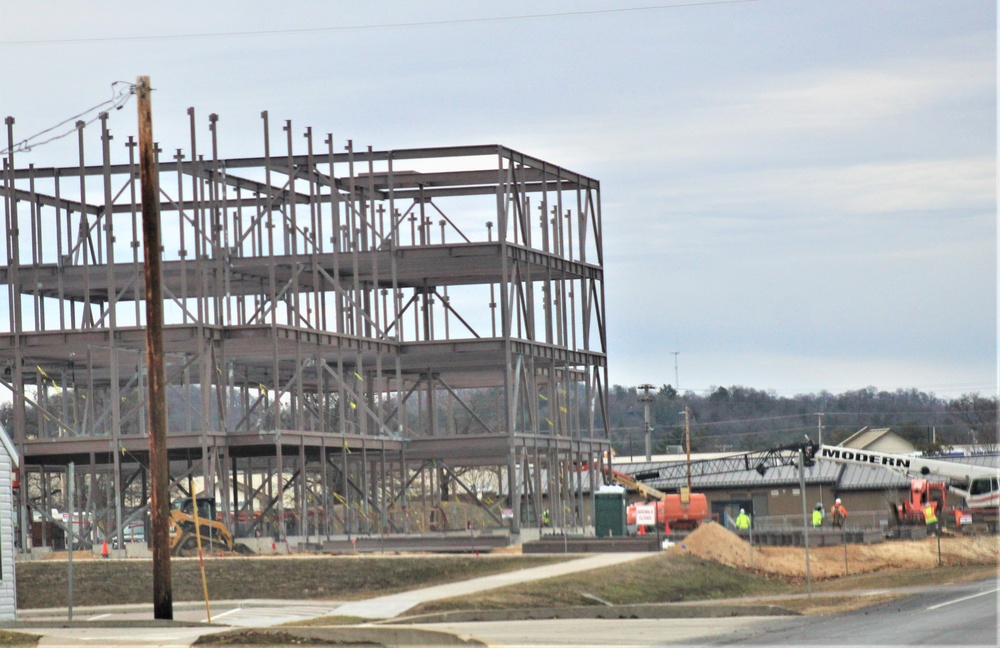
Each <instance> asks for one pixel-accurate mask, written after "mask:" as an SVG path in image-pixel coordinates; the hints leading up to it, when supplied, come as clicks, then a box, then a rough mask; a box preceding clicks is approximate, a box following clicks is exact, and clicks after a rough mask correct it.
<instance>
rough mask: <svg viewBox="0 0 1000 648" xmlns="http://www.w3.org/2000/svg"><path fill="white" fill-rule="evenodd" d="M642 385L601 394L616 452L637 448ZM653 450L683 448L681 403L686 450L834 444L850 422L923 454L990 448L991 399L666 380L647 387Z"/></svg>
mask: <svg viewBox="0 0 1000 648" xmlns="http://www.w3.org/2000/svg"><path fill="white" fill-rule="evenodd" d="M643 395H644V392H643V390H641V389H638V388H636V387H623V386H621V385H614V386H613V387H612V388H611V389H610V390H609V394H608V414H609V419H610V423H611V441H612V446H613V447H614V449H615V452H616V453H617V454H618V455H620V456H629V455H630V456H639V455H643V454H644V453H645V425H644V415H645V412H644V410H645V405H646V403H644V402H641V401H640V398H639V397H640V396H643ZM649 397H650V398H651V400H650V401H649V403H648V404H649V410H650V427H651V428H652V433H651V437H652V450H653V453H654V454H671V453H674V452H683V448H684V447H685V414H684V412H685V410H686V411H687V412H688V415H687V416H688V418H689V425H690V437H691V439H690V441H691V451H692V452H741V451H756V450H765V449H768V448H774V447H779V446H782V445H786V444H789V443H795V442H798V441H801V440H803V438H804V437H809V438H810V439H811V440H813V441H818V440H819V438H820V434H822V441H823V443H826V444H836V443H839V442H841V441H843V440H844V439H846V438H847V437H848V436H850V435H852V434H854V433H855V432H857V431H858V430H860V429H862V428H864V427H869V428H891V429H892V431H893V432H894V433H896V434H898V435H900V436H902V437H903V438H905V439H907V440H908V441H910V442H911V443H913V444H914V446H916V447H917V449H918V450H921V451H923V452H925V453H927V454H936V453H941V452H946V451H948V450H949V449H951V448H952V447H954V446H957V445H967V444H975V445H980V446H984V447H985V449H986V450H987V451H996V450H997V449H998V445H997V444H998V430H997V421H998V399H997V398H996V397H995V396H982V395H980V394H978V393H972V394H965V395H963V396H961V397H958V398H951V399H944V398H939V397H937V396H935V395H934V394H928V393H925V392H922V391H919V390H916V389H897V390H896V391H891V392H890V391H879V390H877V389H876V388H874V387H867V388H865V389H858V390H855V391H847V392H843V393H841V394H832V393H830V392H827V391H822V392H820V393H818V394H799V395H796V396H792V397H785V396H778V395H777V394H775V393H774V392H771V391H764V390H760V389H753V388H750V387H743V386H739V385H733V386H731V387H712V388H711V389H709V390H708V391H707V392H706V393H705V394H696V393H694V392H692V391H687V392H685V393H683V394H681V393H678V392H677V390H676V389H674V388H673V387H672V386H671V385H662V386H661V387H659V388H658V389H654V390H650V391H649Z"/></svg>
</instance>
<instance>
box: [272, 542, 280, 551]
mask: <svg viewBox="0 0 1000 648" xmlns="http://www.w3.org/2000/svg"><path fill="white" fill-rule="evenodd" d="M277 550H278V545H277V544H276V543H275V542H274V540H272V541H271V551H277Z"/></svg>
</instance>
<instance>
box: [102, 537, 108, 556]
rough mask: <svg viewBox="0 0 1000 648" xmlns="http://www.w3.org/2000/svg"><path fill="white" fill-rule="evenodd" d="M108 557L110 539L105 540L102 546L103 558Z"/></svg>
mask: <svg viewBox="0 0 1000 648" xmlns="http://www.w3.org/2000/svg"><path fill="white" fill-rule="evenodd" d="M107 557H108V541H107V540H105V541H104V544H103V545H102V546H101V558H107Z"/></svg>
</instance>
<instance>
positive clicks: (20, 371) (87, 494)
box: [0, 109, 610, 547]
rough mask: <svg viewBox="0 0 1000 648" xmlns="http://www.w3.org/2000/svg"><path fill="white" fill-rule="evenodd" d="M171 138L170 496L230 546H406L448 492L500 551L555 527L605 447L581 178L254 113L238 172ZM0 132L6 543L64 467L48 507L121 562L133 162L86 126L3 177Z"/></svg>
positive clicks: (134, 341) (542, 165) (588, 210)
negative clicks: (198, 501) (240, 540)
mask: <svg viewBox="0 0 1000 648" xmlns="http://www.w3.org/2000/svg"><path fill="white" fill-rule="evenodd" d="M188 115H189V121H190V139H189V141H188V142H187V146H188V149H187V150H186V151H185V150H182V149H180V148H178V149H173V150H172V152H169V153H168V152H166V151H164V150H158V151H157V154H158V175H159V185H160V205H161V211H162V214H163V216H162V223H163V228H162V237H163V249H162V255H163V271H162V278H161V281H162V284H161V285H162V287H163V292H164V299H165V305H164V306H165V312H166V322H165V327H164V344H165V354H166V355H165V362H166V376H167V383H168V385H169V388H168V406H169V414H168V426H169V434H168V448H169V458H170V466H171V469H170V470H171V487H172V492H173V493H175V494H178V495H183V494H188V493H190V491H191V490H193V489H197V488H198V486H197V485H196V484H195V482H194V479H193V478H194V477H198V478H200V479H203V480H204V482H203V483H202V485H201V488H202V489H203V491H204V492H205V493H209V494H213V493H219V494H220V496H221V502H220V505H221V508H222V510H223V511H224V514H225V515H226V516H228V519H230V520H245V521H246V524H244V525H242V526H241V527H240V531H241V532H242V533H244V534H259V533H261V532H262V531H263V532H264V533H268V534H269V533H271V532H272V529H271V528H269V527H268V526H267V525H268V524H273V521H274V520H275V519H277V520H281V521H282V522H283V524H281V527H282V531H283V532H284V531H287V532H289V534H298V535H306V536H308V535H309V534H310V533H316V534H318V535H320V536H323V535H326V536H329V535H330V534H339V533H347V534H351V533H366V532H368V533H370V532H372V531H373V530H375V529H378V530H379V531H381V532H414V531H419V530H422V529H424V528H427V527H426V525H425V524H423V522H424V521H426V516H428V515H430V516H431V517H432V518H433V509H434V508H435V504H436V503H440V501H441V500H442V499H443V498H447V497H455V496H456V495H457V496H461V497H463V498H466V499H467V500H468V501H470V502H471V503H473V504H474V505H475V506H477V507H478V509H477V510H479V511H481V512H482V513H483V514H484V516H485V519H486V520H487V523H488V525H490V526H495V527H508V526H509V528H510V529H511V531H512V532H513V533H518V532H519V531H520V529H521V528H522V525H528V526H534V525H536V524H537V523H538V518H539V515H540V511H541V509H542V508H548V509H550V511H551V516H552V517H553V522H554V523H555V524H559V525H563V526H582V525H583V524H584V523H585V517H586V507H585V506H583V501H584V496H585V493H586V492H588V491H590V489H592V488H594V487H595V486H596V485H597V484H598V482H599V481H600V480H599V475H600V474H601V472H600V471H601V469H602V465H603V458H604V457H605V453H606V451H607V450H608V449H609V447H610V444H609V434H608V419H607V415H606V408H605V405H606V395H607V387H608V385H607V365H606V357H607V356H606V353H607V348H606V334H605V322H606V318H605V312H604V304H605V300H604V282H603V267H602V264H603V258H602V223H601V206H600V185H599V183H598V182H597V181H596V180H594V179H592V178H588V177H586V176H583V175H580V174H578V173H574V172H571V171H569V170H567V169H564V168H561V167H559V166H557V165H554V164H551V163H548V162H545V161H543V160H540V159H537V158H534V157H530V156H528V155H524V154H522V153H519V152H517V151H514V150H511V149H509V148H506V147H503V146H498V145H489V146H457V147H447V148H430V149H406V150H386V151H375V150H372V148H371V147H368V148H367V149H366V150H355V149H354V147H353V146H352V144H351V143H350V142H348V143H347V146H346V147H344V148H343V149H341V150H339V151H338V150H335V145H334V142H333V138H332V137H331V136H329V135H328V136H326V137H324V138H322V139H321V138H318V137H314V135H313V131H312V129H311V128H306V129H305V130H304V133H300V134H299V135H298V136H296V133H295V131H294V130H293V128H292V124H291V122H285V123H284V125H283V128H282V131H283V133H280V134H277V136H275V133H273V130H275V129H272V126H271V123H270V121H269V119H268V115H267V113H266V112H265V113H262V114H261V117H262V126H263V155H261V156H258V157H245V158H224V157H221V156H220V153H219V151H220V142H219V137H218V129H217V126H218V117H217V116H216V115H214V114H213V115H210V116H209V117H208V122H207V130H208V136H207V143H206V142H203V141H199V123H198V120H197V119H196V115H195V111H194V109H189V110H188ZM6 126H7V129H6V130H7V132H6V135H7V142H8V147H9V149H10V151H9V152H8V153H7V155H6V157H5V158H4V169H3V176H2V183H3V184H2V188H0V191H2V194H3V196H4V225H3V226H4V238H3V245H4V248H5V250H4V253H5V259H6V265H5V266H4V267H2V268H0V287H2V289H4V290H5V292H6V300H5V304H6V309H7V311H8V313H7V317H6V318H4V321H3V324H0V326H2V325H6V326H5V329H6V330H4V331H2V332H0V367H2V375H0V384H2V385H3V386H4V387H5V388H6V389H7V390H9V392H10V400H11V403H10V405H9V406H8V407H9V408H10V410H11V411H10V412H9V428H10V432H11V436H12V438H13V439H14V442H15V443H16V445H17V447H18V450H19V451H20V452H21V454H22V456H23V457H24V468H23V471H24V472H23V474H22V475H21V483H22V488H21V489H20V491H19V505H20V510H21V515H22V520H27V519H30V517H29V516H31V515H32V514H34V515H35V516H42V517H48V516H49V515H50V511H51V509H54V508H55V509H62V510H65V508H64V507H65V506H66V502H65V501H63V500H62V499H61V498H62V495H61V493H62V492H65V489H64V486H65V483H64V480H65V469H66V466H68V464H69V463H70V462H73V463H74V464H75V465H76V466H77V468H76V471H75V472H76V475H78V478H77V479H78V482H79V483H78V484H77V485H76V486H77V488H76V492H78V493H82V494H83V495H81V501H79V502H74V503H73V504H74V508H75V509H76V510H83V511H86V512H87V514H88V515H90V516H91V519H92V520H93V521H94V522H95V524H94V528H95V529H96V528H98V527H100V528H101V529H104V531H103V532H100V534H101V535H105V536H106V537H111V536H117V538H118V539H119V541H121V538H122V535H121V534H122V529H123V528H124V527H125V526H126V525H128V524H129V523H131V522H133V521H135V520H140V519H142V517H143V516H144V514H145V512H146V502H147V501H148V491H147V479H146V464H147V462H148V451H149V446H148V436H147V433H146V411H145V399H146V384H145V373H144V371H145V368H144V363H145V355H144V351H145V330H144V325H143V324H144V321H145V320H144V317H145V315H144V314H145V305H144V282H143V263H142V245H143V242H142V227H141V221H142V214H141V207H140V204H141V199H140V196H139V182H138V167H137V151H136V142H135V139H134V138H133V137H132V136H129V137H127V139H126V141H125V142H124V146H119V147H116V148H115V149H114V150H113V148H112V136H111V133H110V131H109V127H108V115H107V114H106V113H105V114H102V115H101V116H100V121H99V123H97V124H96V125H95V127H91V128H88V127H87V126H86V125H85V124H84V123H82V122H80V123H78V124H77V133H76V135H77V138H78V155H77V160H76V163H75V164H73V165H71V166H62V167H48V168H40V167H35V166H34V165H29V166H26V167H20V168H19V167H18V166H17V162H18V160H17V159H16V156H15V153H14V152H13V150H14V148H15V147H14V142H15V138H14V120H13V119H12V118H9V117H8V118H7V120H6ZM94 131H96V136H95V135H92V133H93V132H94ZM201 137H202V139H204V138H205V134H204V132H202V133H201ZM98 140H99V142H98ZM95 143H99V148H97V146H96V145H95ZM90 158H94V159H93V161H92V160H91V159H90ZM5 400H6V399H5ZM484 493H486V494H488V496H487V497H484ZM512 495H513V496H512ZM543 500H544V501H543ZM255 502H257V504H255ZM255 507H256V508H258V509H263V513H264V514H263V515H259V514H258V515H256V516H254V515H252V510H253V509H254V508H255ZM286 508H292V509H293V511H294V515H291V513H292V512H291V511H287V510H286ZM428 511H431V513H428ZM258 513H260V511H258ZM502 513H503V514H502ZM511 516H512V518H511ZM507 518H511V519H507ZM433 522H434V520H432V525H431V526H432V528H438V529H444V528H448V524H447V523H446V522H445V521H443V520H441V519H438V520H437V524H436V526H435V525H434V524H433ZM452 523H453V524H452V527H454V525H455V524H459V523H460V524H461V527H462V528H464V527H465V521H464V520H461V521H460V522H458V521H452ZM27 526H28V525H27V524H22V525H21V546H22V547H26V546H27V542H26V538H27V534H28V529H27ZM92 535H93V537H92V539H94V540H96V539H97V537H98V532H97V531H93V532H92Z"/></svg>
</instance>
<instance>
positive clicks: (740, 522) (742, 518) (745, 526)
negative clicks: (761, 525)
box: [736, 509, 750, 531]
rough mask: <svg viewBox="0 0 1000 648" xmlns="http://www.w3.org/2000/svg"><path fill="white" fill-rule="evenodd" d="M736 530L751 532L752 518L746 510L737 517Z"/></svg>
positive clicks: (742, 510)
mask: <svg viewBox="0 0 1000 648" xmlns="http://www.w3.org/2000/svg"><path fill="white" fill-rule="evenodd" d="M736 529H737V530H739V531H749V530H750V516H749V515H747V512H746V510H744V509H740V514H739V515H737V516H736Z"/></svg>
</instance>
